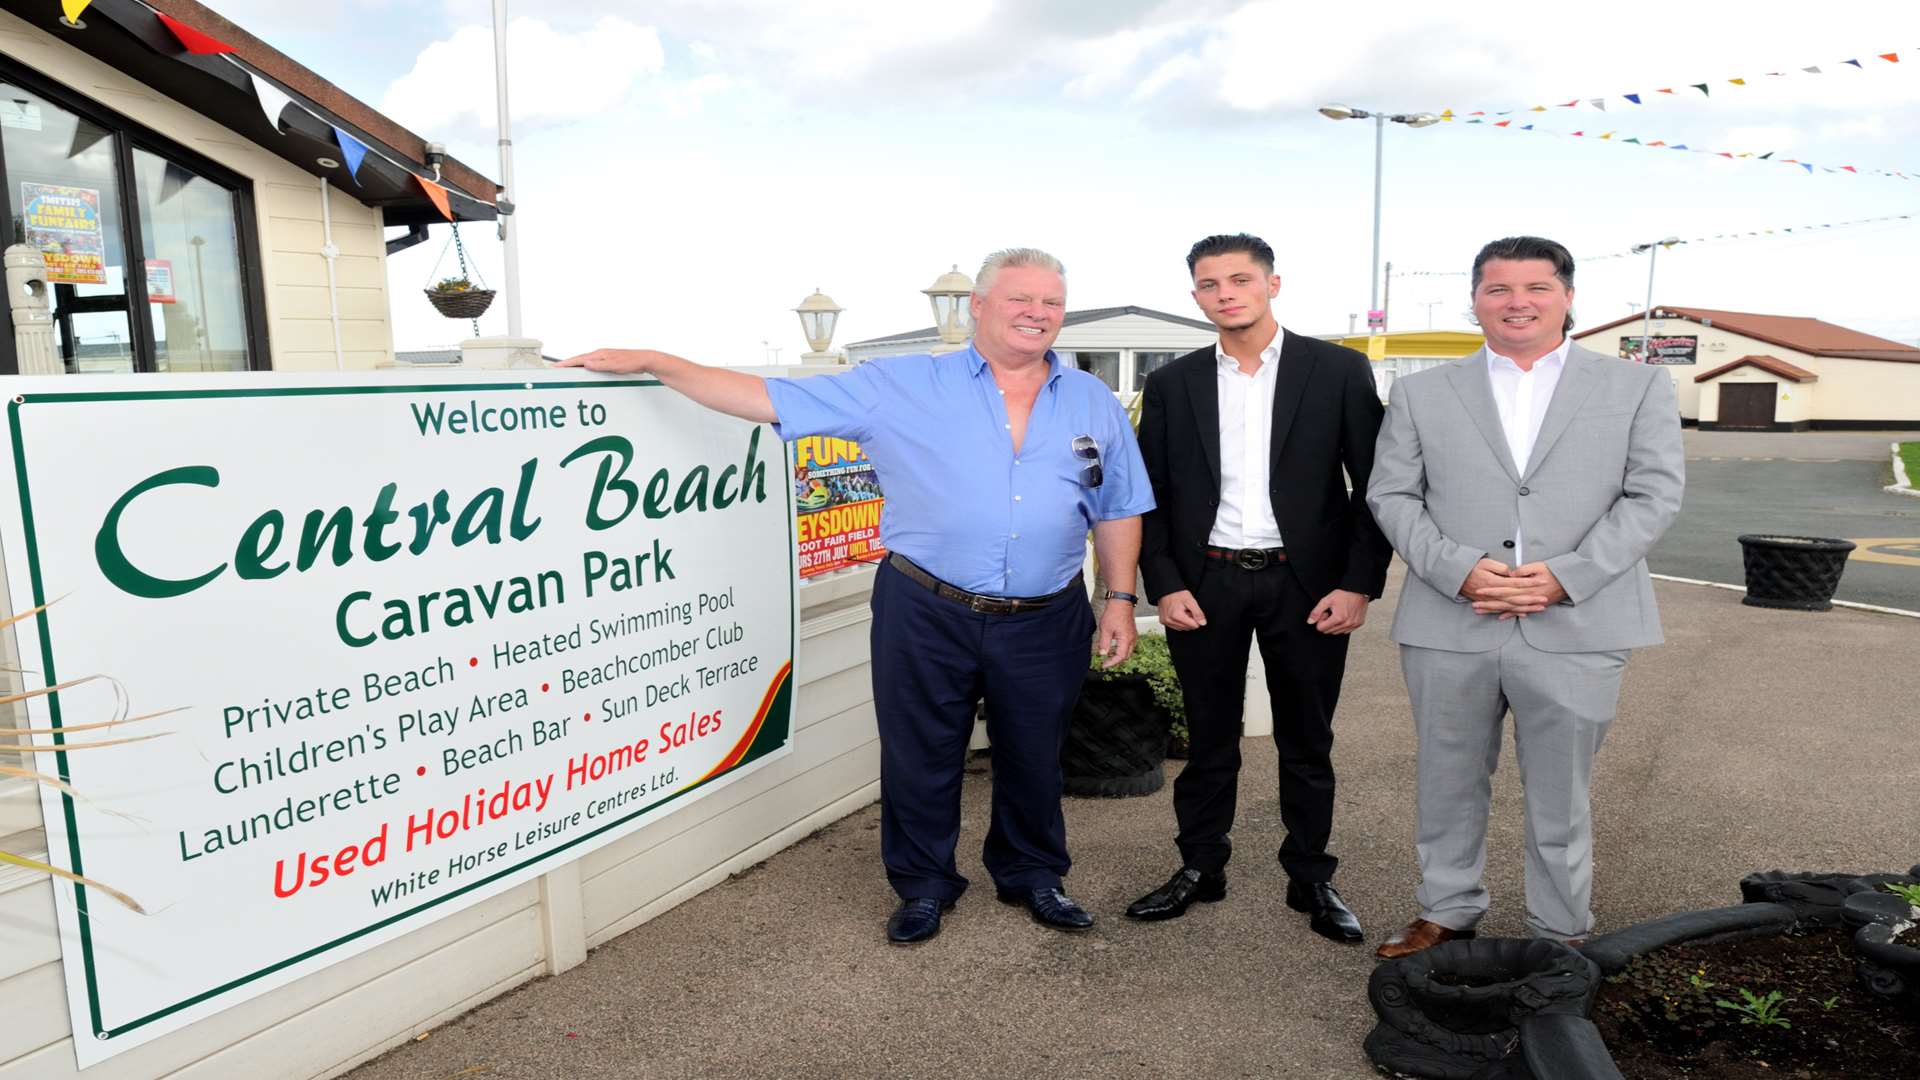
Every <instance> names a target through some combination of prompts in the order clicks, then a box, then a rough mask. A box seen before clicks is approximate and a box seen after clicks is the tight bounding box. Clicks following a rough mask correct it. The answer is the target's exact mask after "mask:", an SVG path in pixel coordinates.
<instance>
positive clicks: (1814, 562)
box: [1740, 535, 1854, 611]
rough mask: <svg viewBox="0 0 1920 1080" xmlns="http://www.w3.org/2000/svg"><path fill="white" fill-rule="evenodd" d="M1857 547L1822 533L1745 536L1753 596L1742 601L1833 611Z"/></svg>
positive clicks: (1749, 587) (1744, 556)
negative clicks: (1850, 554) (1836, 592)
mask: <svg viewBox="0 0 1920 1080" xmlns="http://www.w3.org/2000/svg"><path fill="white" fill-rule="evenodd" d="M1853 548H1854V545H1853V542H1852V541H1850V540H1832V539H1827V538H1825V537H1819V536H1764V535H1748V536H1742V537H1741V538H1740V553H1741V558H1742V560H1743V561H1744V562H1745V564H1746V570H1747V595H1746V597H1745V598H1744V599H1742V600H1741V601H1740V602H1741V603H1743V604H1751V605H1752V606H1754V607H1769V608H1787V609H1790V610H1793V611H1827V610H1830V609H1831V608H1832V607H1833V591H1834V590H1835V589H1837V588H1839V587H1840V574H1841V572H1843V571H1844V570H1846V568H1847V553H1848V552H1850V551H1852V550H1853Z"/></svg>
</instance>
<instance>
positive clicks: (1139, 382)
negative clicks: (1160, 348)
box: [1133, 351, 1180, 391]
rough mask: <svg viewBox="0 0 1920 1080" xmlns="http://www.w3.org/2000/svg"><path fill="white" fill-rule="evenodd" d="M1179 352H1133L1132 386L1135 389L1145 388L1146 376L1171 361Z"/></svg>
mask: <svg viewBox="0 0 1920 1080" xmlns="http://www.w3.org/2000/svg"><path fill="white" fill-rule="evenodd" d="M1179 355H1180V354H1179V353H1171V352H1138V351H1136V352H1135V353H1134V354H1133V388H1134V390H1136V391H1139V390H1145V389H1146V388H1147V376H1149V375H1151V374H1153V373H1154V372H1156V371H1159V370H1160V369H1161V368H1163V367H1166V366H1167V365H1168V364H1171V363H1173V361H1174V358H1175V357H1177V356H1179Z"/></svg>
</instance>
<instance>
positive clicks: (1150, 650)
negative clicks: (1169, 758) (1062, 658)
mask: <svg viewBox="0 0 1920 1080" xmlns="http://www.w3.org/2000/svg"><path fill="white" fill-rule="evenodd" d="M1101 662H1102V661H1101V658H1100V657H1099V656H1098V655H1095V656H1094V657H1093V661H1092V663H1091V664H1090V665H1089V670H1091V671H1092V672H1093V673H1094V674H1096V675H1145V676H1146V677H1147V685H1149V686H1151V687H1153V701H1154V704H1156V705H1158V706H1160V707H1161V708H1162V709H1165V710H1166V711H1167V716H1168V717H1170V718H1171V719H1172V723H1171V724H1169V725H1168V726H1167V733H1168V734H1170V735H1172V736H1173V737H1174V738H1176V739H1179V740H1181V741H1185V740H1186V737H1187V701H1186V698H1184V697H1182V696H1181V694H1180V676H1179V675H1177V674H1175V673H1174V670H1173V654H1172V653H1170V652H1168V651H1167V636H1166V635H1165V634H1141V635H1140V639H1139V640H1138V641H1136V642H1134V645H1133V655H1132V656H1129V657H1127V660H1126V662H1125V663H1123V664H1121V665H1119V666H1118V667H1115V668H1113V669H1112V670H1110V671H1108V670H1104V669H1102V668H1101V667H1100V664H1101Z"/></svg>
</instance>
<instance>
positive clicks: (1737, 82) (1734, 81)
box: [1727, 79, 1747, 86]
mask: <svg viewBox="0 0 1920 1080" xmlns="http://www.w3.org/2000/svg"><path fill="white" fill-rule="evenodd" d="M1727 81H1728V82H1730V83H1732V84H1733V85H1735V86H1745V85H1747V80H1745V79H1728V80H1727Z"/></svg>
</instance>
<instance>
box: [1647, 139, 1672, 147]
mask: <svg viewBox="0 0 1920 1080" xmlns="http://www.w3.org/2000/svg"><path fill="white" fill-rule="evenodd" d="M1647 145H1648V146H1665V145H1667V144H1666V143H1665V142H1663V141H1661V140H1659V139H1655V140H1653V141H1652V142H1650V143H1648V144H1647Z"/></svg>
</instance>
